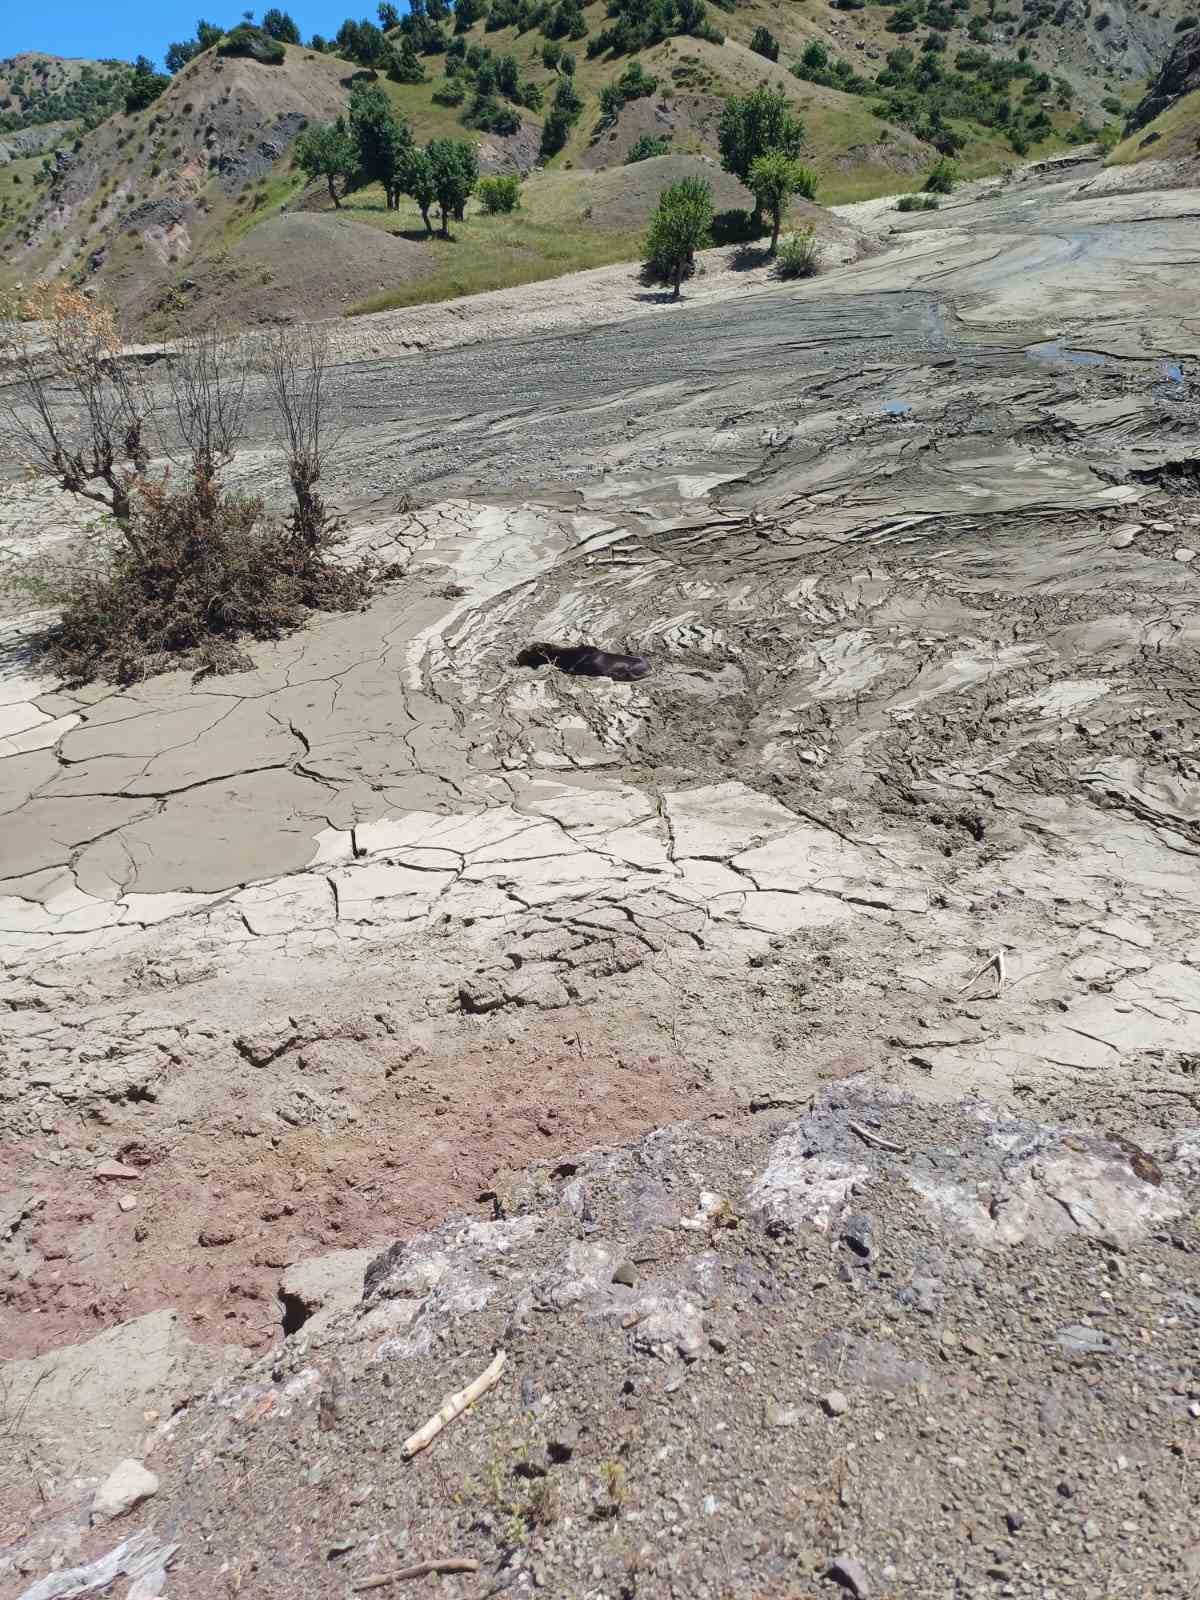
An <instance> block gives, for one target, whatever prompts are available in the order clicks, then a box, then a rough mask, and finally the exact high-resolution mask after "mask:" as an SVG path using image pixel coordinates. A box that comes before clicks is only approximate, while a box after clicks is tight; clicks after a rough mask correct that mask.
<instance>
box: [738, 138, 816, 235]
mask: <svg viewBox="0 0 1200 1600" xmlns="http://www.w3.org/2000/svg"><path fill="white" fill-rule="evenodd" d="M750 191H751V193H752V194H753V195H754V201H755V204H756V205H757V207H758V209H759V210H760V211H765V212H766V213H767V215H768V217H770V219H771V254H772V255H774V254H775V252H776V250H777V249H778V248H779V230H780V228H781V227H782V225H783V218H784V213H785V212H786V211H787V208H788V201H789V200H790V199H791V198H792V196H793V195H794V194H797V193H802V194H804V195H805V197H806V198H807V199H809V200H811V199H812V198H813V196H814V195H815V194H816V191H817V182H816V177H815V175H814V174H813V173H812V172H811V171H810V170H809V169H808V168H807V167H802V166H801V165H800V163H799V162H798V161H797V160H796V159H795V157H794V156H789V155H785V154H784V153H783V151H782V150H768V151H767V153H766V155H762V156H759V157H758V159H757V160H756V161H755V162H754V163H753V165H752V166H751V168H750Z"/></svg>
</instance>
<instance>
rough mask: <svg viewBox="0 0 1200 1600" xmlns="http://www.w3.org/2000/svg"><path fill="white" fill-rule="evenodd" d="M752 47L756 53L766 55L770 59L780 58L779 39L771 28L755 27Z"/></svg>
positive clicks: (751, 42)
mask: <svg viewBox="0 0 1200 1600" xmlns="http://www.w3.org/2000/svg"><path fill="white" fill-rule="evenodd" d="M750 48H751V50H753V51H754V53H755V55H759V56H764V57H765V58H766V59H767V60H768V61H778V60H779V40H778V39H777V38H776V37H775V35H774V34H773V33H772V32H771V30H770V28H755V30H754V36H753V37H752V39H751V40H750Z"/></svg>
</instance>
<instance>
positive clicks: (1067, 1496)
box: [1058, 1478, 1075, 1500]
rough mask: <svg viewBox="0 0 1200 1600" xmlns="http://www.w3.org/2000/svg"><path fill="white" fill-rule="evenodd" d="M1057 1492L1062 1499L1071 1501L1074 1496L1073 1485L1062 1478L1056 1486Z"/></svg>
mask: <svg viewBox="0 0 1200 1600" xmlns="http://www.w3.org/2000/svg"><path fill="white" fill-rule="evenodd" d="M1058 1492H1059V1495H1060V1496H1061V1498H1062V1499H1064V1500H1071V1499H1073V1498H1074V1495H1075V1485H1074V1484H1073V1483H1068V1482H1067V1480H1066V1479H1065V1478H1064V1479H1063V1481H1062V1482H1061V1483H1060V1484H1059V1486H1058Z"/></svg>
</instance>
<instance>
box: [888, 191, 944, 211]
mask: <svg viewBox="0 0 1200 1600" xmlns="http://www.w3.org/2000/svg"><path fill="white" fill-rule="evenodd" d="M940 205H941V201H940V200H939V199H938V197H937V195H935V194H903V195H901V196H900V199H899V200H898V201H897V202H896V210H897V211H936V210H937V209H938V207H939V206H940Z"/></svg>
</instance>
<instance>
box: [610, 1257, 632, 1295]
mask: <svg viewBox="0 0 1200 1600" xmlns="http://www.w3.org/2000/svg"><path fill="white" fill-rule="evenodd" d="M612 1281H613V1282H614V1283H623V1284H624V1285H625V1287H626V1288H627V1289H632V1288H633V1286H634V1284H636V1283H637V1268H636V1267H635V1266H634V1264H633V1262H632V1261H619V1262H618V1263H617V1265H616V1267H615V1268H614V1269H613V1275H612Z"/></svg>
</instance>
